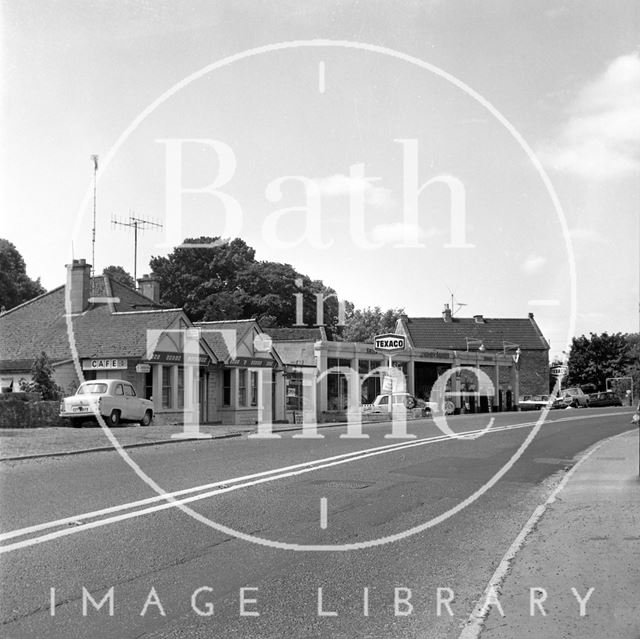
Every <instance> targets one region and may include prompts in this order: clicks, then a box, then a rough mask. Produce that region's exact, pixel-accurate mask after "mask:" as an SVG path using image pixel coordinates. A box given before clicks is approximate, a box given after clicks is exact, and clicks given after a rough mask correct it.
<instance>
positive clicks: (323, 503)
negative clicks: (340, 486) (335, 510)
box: [320, 497, 327, 530]
mask: <svg viewBox="0 0 640 639" xmlns="http://www.w3.org/2000/svg"><path fill="white" fill-rule="evenodd" d="M320 528H322V530H326V529H327V498H326V497H320Z"/></svg>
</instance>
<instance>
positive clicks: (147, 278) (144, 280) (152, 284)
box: [138, 273, 160, 304]
mask: <svg viewBox="0 0 640 639" xmlns="http://www.w3.org/2000/svg"><path fill="white" fill-rule="evenodd" d="M138 291H139V292H140V293H142V295H144V296H145V297H148V298H149V299H150V300H151V301H153V302H154V304H159V303H160V280H159V279H158V278H157V277H156V276H155V275H154V274H153V273H152V274H151V275H146V274H145V275H143V276H142V277H139V278H138Z"/></svg>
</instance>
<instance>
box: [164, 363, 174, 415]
mask: <svg viewBox="0 0 640 639" xmlns="http://www.w3.org/2000/svg"><path fill="white" fill-rule="evenodd" d="M171 368H172V367H171V366H163V367H162V408H171V407H172V401H171V399H172V398H171Z"/></svg>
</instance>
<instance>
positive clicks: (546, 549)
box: [461, 426, 640, 639]
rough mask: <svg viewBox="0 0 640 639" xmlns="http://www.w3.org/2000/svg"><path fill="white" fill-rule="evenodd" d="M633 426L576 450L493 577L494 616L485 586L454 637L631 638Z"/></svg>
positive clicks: (639, 493) (639, 564) (635, 609)
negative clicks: (575, 458) (563, 474)
mask: <svg viewBox="0 0 640 639" xmlns="http://www.w3.org/2000/svg"><path fill="white" fill-rule="evenodd" d="M630 427H631V426H630ZM638 433H639V430H638V428H634V430H633V431H631V432H628V433H623V434H622V435H618V436H616V437H613V438H611V439H608V440H605V441H604V442H601V443H600V444H597V445H596V446H594V447H592V448H591V449H590V450H589V451H587V452H586V453H585V455H584V456H583V457H582V458H581V461H580V462H579V463H578V464H576V466H575V467H574V469H573V471H572V472H571V473H570V474H569V476H568V477H566V479H565V480H563V481H562V482H561V484H560V485H559V486H558V487H557V488H556V490H555V491H554V493H553V494H552V495H551V496H550V498H549V499H548V500H547V502H546V503H545V504H541V506H540V507H539V509H538V512H537V513H534V515H533V516H532V520H530V522H531V523H530V524H529V527H527V526H525V529H523V535H522V537H521V539H520V540H518V543H517V544H516V547H514V548H512V549H510V550H511V553H509V552H508V553H507V554H506V555H505V558H504V559H503V562H502V565H503V567H506V568H505V570H504V574H500V568H498V570H497V571H496V573H498V574H497V575H494V577H495V579H494V580H493V583H494V585H495V586H496V588H495V592H496V594H497V595H498V596H497V599H498V600H499V603H500V606H501V607H502V612H503V613H504V616H502V614H501V611H500V609H499V607H498V606H497V605H495V604H493V603H492V605H490V606H488V607H487V606H484V604H485V602H486V601H487V598H486V595H487V594H488V591H485V596H483V598H482V599H483V601H482V603H483V606H484V607H485V614H486V608H488V610H489V614H488V616H487V618H486V620H485V619H484V618H483V617H484V616H485V615H482V613H480V611H479V609H476V611H474V614H472V615H471V617H470V619H469V625H468V626H467V628H466V629H465V631H463V634H462V635H461V637H464V638H465V639H466V638H467V637H478V636H479V637H482V638H483V639H484V638H485V637H486V638H491V639H513V638H514V637H518V639H527V638H532V639H534V638H535V639H538V638H541V637H544V638H562V639H568V638H572V637H576V638H578V637H579V638H580V639H602V637H612V638H613V637H615V638H616V639H626V638H628V639H638V638H639V637H640V478H639V459H638V446H639V442H638ZM509 555H511V556H509ZM592 588H593V590H591V589H592ZM589 593H590V594H589ZM587 596H588V598H587ZM532 600H534V601H533V603H532ZM535 600H538V601H540V603H539V604H538V603H536V601H535ZM580 600H582V601H583V604H582V610H581V604H580ZM480 603H481V602H479V604H480Z"/></svg>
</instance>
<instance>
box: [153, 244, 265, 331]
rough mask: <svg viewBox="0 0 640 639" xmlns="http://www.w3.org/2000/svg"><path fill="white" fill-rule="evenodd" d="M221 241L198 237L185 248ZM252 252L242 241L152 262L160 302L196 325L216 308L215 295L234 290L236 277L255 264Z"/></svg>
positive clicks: (178, 252)
mask: <svg viewBox="0 0 640 639" xmlns="http://www.w3.org/2000/svg"><path fill="white" fill-rule="evenodd" d="M219 241H220V238H217V237H215V238H212V237H199V238H190V239H186V240H185V244H214V243H216V242H219ZM254 255H255V251H254V250H253V249H252V248H251V247H250V246H247V244H246V243H245V242H244V241H243V240H241V239H235V240H232V241H230V242H224V243H221V244H218V245H217V246H213V247H209V246H207V247H202V248H188V247H178V248H176V249H175V250H174V251H173V252H172V253H171V254H170V255H168V256H167V257H153V258H151V262H150V266H151V269H152V271H153V273H154V274H155V275H156V276H157V277H158V278H159V280H160V301H161V302H164V303H166V304H170V305H171V306H175V307H183V308H184V310H185V312H186V313H187V315H189V317H190V318H191V319H192V320H194V321H198V320H201V319H203V318H204V316H205V314H206V313H207V312H208V313H209V315H211V311H210V310H209V311H208V309H210V308H211V306H212V305H215V297H214V296H215V295H216V294H218V293H221V292H223V291H225V292H227V293H229V292H232V291H233V290H235V288H236V279H237V276H238V273H239V272H240V271H241V270H243V269H244V268H246V267H247V266H248V265H250V264H252V263H253V262H254Z"/></svg>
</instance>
